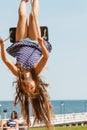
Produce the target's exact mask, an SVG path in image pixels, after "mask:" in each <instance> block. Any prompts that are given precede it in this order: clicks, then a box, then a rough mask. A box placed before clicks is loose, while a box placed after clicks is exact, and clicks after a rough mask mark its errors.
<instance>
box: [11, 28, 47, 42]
mask: <svg viewBox="0 0 87 130" xmlns="http://www.w3.org/2000/svg"><path fill="white" fill-rule="evenodd" d="M40 29H41V37H42V38H43V39H44V40H46V41H48V40H49V37H48V27H47V26H41V27H40ZM9 34H10V36H9V38H10V42H12V43H14V42H16V39H15V36H16V27H11V28H9Z"/></svg>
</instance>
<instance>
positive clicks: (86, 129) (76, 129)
mask: <svg viewBox="0 0 87 130" xmlns="http://www.w3.org/2000/svg"><path fill="white" fill-rule="evenodd" d="M30 130H47V129H46V128H41V127H40V128H31V129H30ZM52 130H87V126H66V127H64V126H62V127H55V129H52Z"/></svg>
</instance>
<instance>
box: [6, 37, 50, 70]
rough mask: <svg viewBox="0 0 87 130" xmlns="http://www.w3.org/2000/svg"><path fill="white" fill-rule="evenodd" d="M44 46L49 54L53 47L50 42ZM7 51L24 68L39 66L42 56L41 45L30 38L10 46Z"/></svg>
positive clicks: (45, 42) (46, 42)
mask: <svg viewBox="0 0 87 130" xmlns="http://www.w3.org/2000/svg"><path fill="white" fill-rule="evenodd" d="M44 44H45V46H46V48H47V50H48V51H49V52H51V50H52V46H51V44H50V43H49V42H48V41H44ZM6 51H7V52H8V53H9V54H10V55H11V56H13V57H16V62H17V63H21V64H22V66H23V67H24V68H29V69H30V68H32V67H33V65H34V64H37V63H38V61H39V60H40V58H41V56H42V50H41V47H40V45H39V44H38V43H37V42H36V41H33V40H31V39H29V38H26V39H23V40H21V41H18V42H16V43H13V44H12V45H11V46H9V47H8V48H7V49H6Z"/></svg>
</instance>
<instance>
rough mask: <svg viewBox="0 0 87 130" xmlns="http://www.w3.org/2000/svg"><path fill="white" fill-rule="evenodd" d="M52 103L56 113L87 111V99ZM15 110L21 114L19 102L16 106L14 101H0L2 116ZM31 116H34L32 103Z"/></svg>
mask: <svg viewBox="0 0 87 130" xmlns="http://www.w3.org/2000/svg"><path fill="white" fill-rule="evenodd" d="M51 103H52V107H53V111H54V114H55V115H57V114H69V113H82V112H87V100H51ZM14 110H15V111H17V113H18V115H19V116H21V110H20V105H19V104H18V105H17V106H16V107H14V105H13V101H0V115H1V117H2V118H9V117H10V115H11V112H12V111H14ZM30 116H32V107H31V105H30Z"/></svg>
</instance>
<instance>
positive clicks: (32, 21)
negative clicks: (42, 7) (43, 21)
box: [27, 0, 41, 40]
mask: <svg viewBox="0 0 87 130" xmlns="http://www.w3.org/2000/svg"><path fill="white" fill-rule="evenodd" d="M38 12H39V0H33V3H32V11H31V13H30V16H29V27H28V32H27V36H28V37H29V38H31V39H33V40H37V38H38V37H39V36H41V32H40V26H39V22H38Z"/></svg>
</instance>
